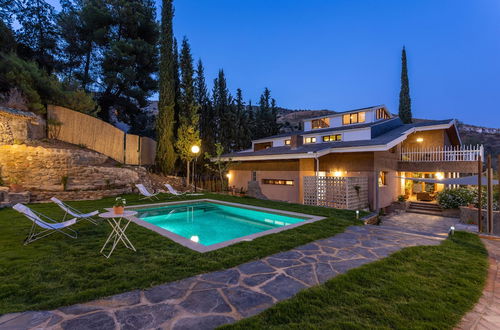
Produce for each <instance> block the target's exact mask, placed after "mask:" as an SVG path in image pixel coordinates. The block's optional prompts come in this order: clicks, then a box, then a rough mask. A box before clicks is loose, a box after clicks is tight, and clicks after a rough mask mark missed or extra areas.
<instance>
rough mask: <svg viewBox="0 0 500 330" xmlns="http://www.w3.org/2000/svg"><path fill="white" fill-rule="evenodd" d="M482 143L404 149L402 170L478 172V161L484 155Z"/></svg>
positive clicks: (400, 163)
mask: <svg viewBox="0 0 500 330" xmlns="http://www.w3.org/2000/svg"><path fill="white" fill-rule="evenodd" d="M483 154H484V149H483V146H482V145H475V146H472V145H468V146H466V145H462V146H443V147H433V148H418V149H404V148H403V149H402V150H401V155H400V158H399V165H398V167H399V170H400V171H413V172H427V171H431V172H432V171H445V172H460V173H475V172H477V161H478V159H479V157H481V159H484V157H483Z"/></svg>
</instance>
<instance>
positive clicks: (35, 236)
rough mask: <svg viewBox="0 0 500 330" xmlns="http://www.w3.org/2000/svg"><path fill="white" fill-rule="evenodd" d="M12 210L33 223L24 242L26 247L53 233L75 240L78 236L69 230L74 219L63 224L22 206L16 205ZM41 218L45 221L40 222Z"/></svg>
mask: <svg viewBox="0 0 500 330" xmlns="http://www.w3.org/2000/svg"><path fill="white" fill-rule="evenodd" d="M12 208H13V209H14V210H16V211H17V212H19V213H22V214H23V215H25V216H26V217H27V218H28V219H30V220H31V221H33V225H32V226H31V229H30V232H29V234H28V236H27V237H26V238H25V240H24V245H28V244H29V243H31V242H34V241H36V240H39V239H40V238H43V237H46V236H49V235H50V234H53V233H55V232H59V233H61V234H64V235H66V236H68V237H71V238H76V237H77V236H78V233H77V232H76V231H74V230H73V229H71V228H69V227H70V226H72V225H74V224H75V223H76V218H74V219H71V220H67V221H64V222H57V221H56V220H54V219H52V218H49V217H48V216H46V215H43V214H41V213H39V212H36V211H33V210H32V209H30V208H29V207H27V206H25V205H23V204H19V203H18V204H16V205H14V206H13V207H12ZM42 218H43V219H45V220H42ZM38 227H40V228H42V230H41V231H37V230H38Z"/></svg>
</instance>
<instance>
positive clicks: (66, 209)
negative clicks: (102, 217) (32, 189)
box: [50, 197, 99, 225]
mask: <svg viewBox="0 0 500 330" xmlns="http://www.w3.org/2000/svg"><path fill="white" fill-rule="evenodd" d="M50 200H51V201H53V202H54V203H56V204H57V206H59V207H60V208H61V209H62V210H63V211H64V212H66V213H65V214H64V218H63V220H62V221H64V220H66V216H67V215H68V214H69V215H71V216H72V217H75V218H76V219H77V221H78V220H87V221H89V222H91V223H93V224H94V225H97V221H96V220H95V219H93V218H92V217H94V216H96V215H98V214H99V211H97V210H96V211H93V212H89V213H82V212H80V211H78V210H77V209H75V208H74V207H71V206H69V205H68V204H65V203H64V202H62V201H61V200H59V199H57V198H55V197H52V198H51V199H50Z"/></svg>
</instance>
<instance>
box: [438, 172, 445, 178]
mask: <svg viewBox="0 0 500 330" xmlns="http://www.w3.org/2000/svg"><path fill="white" fill-rule="evenodd" d="M436 179H438V180H443V179H444V174H443V173H441V172H438V173H436Z"/></svg>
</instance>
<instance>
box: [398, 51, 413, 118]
mask: <svg viewBox="0 0 500 330" xmlns="http://www.w3.org/2000/svg"><path fill="white" fill-rule="evenodd" d="M399 118H401V120H402V121H403V123H405V124H410V123H411V122H412V113H411V98H410V83H409V81H408V68H407V64H406V49H405V47H403V52H402V54H401V91H400V92H399Z"/></svg>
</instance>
